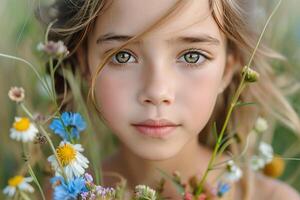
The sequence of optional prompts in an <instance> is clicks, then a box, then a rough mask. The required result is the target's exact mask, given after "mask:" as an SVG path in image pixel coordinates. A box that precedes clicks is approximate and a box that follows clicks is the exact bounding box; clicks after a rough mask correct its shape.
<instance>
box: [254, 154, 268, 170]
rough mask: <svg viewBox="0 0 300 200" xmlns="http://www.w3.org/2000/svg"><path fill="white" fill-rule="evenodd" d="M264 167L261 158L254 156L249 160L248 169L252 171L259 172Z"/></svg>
mask: <svg viewBox="0 0 300 200" xmlns="http://www.w3.org/2000/svg"><path fill="white" fill-rule="evenodd" d="M264 166H265V161H264V159H262V158H261V157H259V156H257V155H254V156H252V157H251V159H250V167H251V169H253V170H255V171H256V170H259V169H261V168H263V167H264Z"/></svg>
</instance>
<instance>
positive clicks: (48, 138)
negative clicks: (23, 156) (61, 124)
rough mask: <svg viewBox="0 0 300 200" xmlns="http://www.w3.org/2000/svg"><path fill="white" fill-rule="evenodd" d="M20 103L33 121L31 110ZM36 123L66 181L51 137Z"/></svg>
mask: <svg viewBox="0 0 300 200" xmlns="http://www.w3.org/2000/svg"><path fill="white" fill-rule="evenodd" d="M20 105H21V108H22V109H23V110H24V111H25V113H26V114H27V115H28V116H29V117H30V118H31V120H33V121H34V118H33V116H32V114H31V112H30V111H29V110H28V109H27V108H26V106H25V105H24V104H23V103H20ZM37 125H38V129H39V130H40V131H41V132H42V134H43V136H45V137H46V140H47V142H48V144H49V145H50V147H51V150H52V152H53V154H54V156H55V158H56V160H57V163H58V165H59V167H60V169H61V171H62V176H63V177H64V178H65V180H66V181H67V180H68V179H67V176H66V174H65V170H64V168H63V166H62V164H61V162H60V160H59V157H58V155H57V153H56V150H55V147H54V145H53V143H52V140H51V138H50V137H49V135H48V133H47V131H46V130H45V129H44V127H43V126H41V125H40V124H38V123H37Z"/></svg>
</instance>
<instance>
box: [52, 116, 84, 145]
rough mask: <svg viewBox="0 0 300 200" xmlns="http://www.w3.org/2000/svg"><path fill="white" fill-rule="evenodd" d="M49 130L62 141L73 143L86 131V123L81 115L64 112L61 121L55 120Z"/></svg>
mask: <svg viewBox="0 0 300 200" xmlns="http://www.w3.org/2000/svg"><path fill="white" fill-rule="evenodd" d="M49 128H50V129H51V130H53V131H54V133H55V134H57V135H59V136H60V137H61V138H62V139H64V140H68V141H72V139H74V138H76V139H79V133H80V132H82V131H84V130H85V128H86V123H85V121H84V120H83V118H82V116H81V115H80V114H79V113H71V112H64V113H62V115H61V118H60V119H54V120H53V121H52V122H51V124H50V126H49Z"/></svg>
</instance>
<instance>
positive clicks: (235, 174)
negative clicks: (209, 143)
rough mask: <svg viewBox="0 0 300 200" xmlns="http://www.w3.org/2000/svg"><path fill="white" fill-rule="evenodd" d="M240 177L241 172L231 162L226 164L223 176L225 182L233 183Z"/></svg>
mask: <svg viewBox="0 0 300 200" xmlns="http://www.w3.org/2000/svg"><path fill="white" fill-rule="evenodd" d="M242 175H243V173H242V170H241V169H240V168H239V167H238V166H237V165H236V164H235V163H234V162H233V161H232V160H230V161H228V162H227V166H226V173H224V175H223V178H224V179H225V180H226V181H232V182H235V181H237V180H239V179H240V178H241V177H242Z"/></svg>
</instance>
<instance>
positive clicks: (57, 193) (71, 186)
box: [51, 176, 87, 200]
mask: <svg viewBox="0 0 300 200" xmlns="http://www.w3.org/2000/svg"><path fill="white" fill-rule="evenodd" d="M51 183H52V184H53V185H55V187H54V192H53V200H61V199H68V200H77V199H78V196H79V194H80V193H82V192H86V191H87V188H86V186H85V180H84V179H83V178H82V177H77V178H75V179H71V180H69V181H68V182H66V181H65V180H64V179H63V177H61V176H56V177H54V178H52V179H51Z"/></svg>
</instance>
